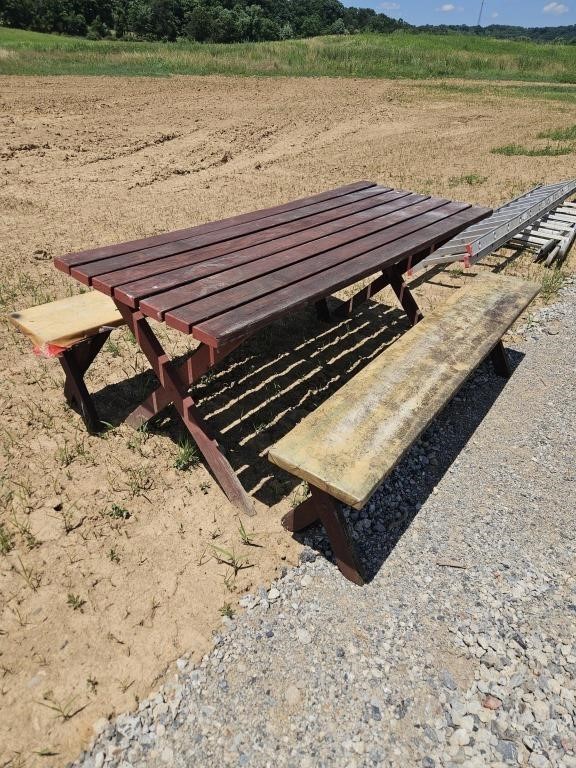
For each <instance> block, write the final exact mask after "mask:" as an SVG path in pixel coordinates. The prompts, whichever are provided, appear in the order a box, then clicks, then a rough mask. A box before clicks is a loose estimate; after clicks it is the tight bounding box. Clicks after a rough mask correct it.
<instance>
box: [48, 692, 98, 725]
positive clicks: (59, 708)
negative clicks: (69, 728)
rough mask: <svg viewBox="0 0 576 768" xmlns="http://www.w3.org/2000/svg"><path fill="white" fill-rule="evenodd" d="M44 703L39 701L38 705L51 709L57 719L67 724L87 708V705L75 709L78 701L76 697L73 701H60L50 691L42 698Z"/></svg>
mask: <svg viewBox="0 0 576 768" xmlns="http://www.w3.org/2000/svg"><path fill="white" fill-rule="evenodd" d="M42 699H43V701H39V702H38V704H40V705H41V706H43V707H47V708H48V709H51V710H52V711H53V712H54V713H55V715H56V717H57V718H59V719H60V720H62V721H63V722H67V721H68V720H71V719H72V718H73V717H74V716H75V715H77V714H79V713H80V712H82V710H83V709H85V708H86V705H84V706H82V707H75V706H74V702H75V701H76V696H73V697H72V698H71V699H68V701H59V700H58V699H56V698H55V697H54V696H53V694H52V692H51V691H48V692H47V693H45V694H44V696H43V697H42Z"/></svg>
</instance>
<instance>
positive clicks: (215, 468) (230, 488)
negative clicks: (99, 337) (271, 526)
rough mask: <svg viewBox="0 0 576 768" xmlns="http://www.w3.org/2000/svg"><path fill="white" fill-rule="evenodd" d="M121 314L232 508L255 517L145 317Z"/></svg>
mask: <svg viewBox="0 0 576 768" xmlns="http://www.w3.org/2000/svg"><path fill="white" fill-rule="evenodd" d="M115 303H116V306H117V307H118V310H119V312H120V313H121V315H122V317H123V318H124V320H125V321H126V323H127V325H128V327H129V328H130V330H131V331H132V333H133V334H134V336H135V337H136V341H137V342H138V344H139V346H140V349H141V350H142V352H144V354H145V355H146V357H147V358H148V362H149V363H150V365H151V366H152V369H153V370H154V373H155V374H156V376H157V377H158V380H159V381H160V385H161V387H162V388H163V389H164V390H166V395H167V397H168V398H169V400H168V402H173V403H174V406H175V407H176V410H177V411H178V414H179V415H180V418H181V419H182V421H183V422H184V425H185V427H186V429H187V430H188V432H189V433H190V434H191V436H192V438H193V439H194V442H195V443H196V445H197V446H198V448H199V449H200V451H201V452H202V454H203V456H204V458H205V459H206V463H207V464H208V466H209V467H210V469H211V470H212V472H213V474H214V477H215V478H216V480H217V481H218V483H219V484H220V487H221V488H222V490H223V491H224V493H225V494H226V496H227V497H228V499H229V501H230V503H231V504H233V505H234V506H235V507H237V508H238V509H240V510H242V511H243V512H245V513H246V514H247V515H254V514H255V510H254V504H253V502H252V500H251V499H250V497H249V496H248V494H247V493H246V491H245V490H244V488H242V485H241V484H240V480H239V479H238V477H237V476H236V474H235V472H234V470H233V469H232V467H231V466H230V464H229V463H228V460H227V459H226V457H225V456H224V454H223V452H222V449H221V448H220V446H219V445H218V442H217V441H216V440H215V439H214V438H213V437H212V436H211V435H210V432H209V430H208V427H207V426H206V424H205V423H204V420H203V419H202V417H201V415H200V414H199V413H198V409H197V407H196V403H195V402H194V400H193V399H192V397H191V396H190V395H189V394H188V392H187V387H186V385H185V384H184V383H183V382H182V380H181V378H180V376H179V375H178V373H177V370H176V368H175V366H174V363H173V361H172V360H171V359H170V357H169V356H168V355H167V354H166V353H165V352H164V349H163V348H162V345H161V344H160V342H159V341H158V339H157V338H156V336H155V335H154V332H153V331H152V329H151V328H150V325H149V324H148V322H147V320H146V318H145V317H144V315H143V314H142V313H141V312H140V311H138V310H133V309H130V308H129V307H126V306H125V305H123V304H121V303H120V302H115Z"/></svg>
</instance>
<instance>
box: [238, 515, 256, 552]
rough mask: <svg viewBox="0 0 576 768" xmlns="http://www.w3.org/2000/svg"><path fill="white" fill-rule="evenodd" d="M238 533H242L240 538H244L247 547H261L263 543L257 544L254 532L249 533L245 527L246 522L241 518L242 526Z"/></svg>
mask: <svg viewBox="0 0 576 768" xmlns="http://www.w3.org/2000/svg"><path fill="white" fill-rule="evenodd" d="M238 533H239V534H240V538H241V539H242V544H245V545H246V546H247V547H261V546H262V545H261V544H257V543H256V542H255V541H254V534H253V533H248V531H247V530H246V528H244V523H243V522H242V520H240V527H239V528H238Z"/></svg>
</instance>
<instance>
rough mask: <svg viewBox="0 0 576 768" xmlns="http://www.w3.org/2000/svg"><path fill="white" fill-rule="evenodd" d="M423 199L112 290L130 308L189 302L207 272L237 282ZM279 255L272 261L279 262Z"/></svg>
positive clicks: (349, 236)
mask: <svg viewBox="0 0 576 768" xmlns="http://www.w3.org/2000/svg"><path fill="white" fill-rule="evenodd" d="M425 199H426V198H425V197H424V196H423V195H410V194H408V193H403V195H402V196H401V195H400V193H398V194H397V195H396V199H394V200H391V201H390V202H389V203H385V204H383V205H376V206H374V208H370V209H368V210H364V211H360V212H358V213H355V214H353V215H349V216H346V217H344V218H342V219H337V220H335V221H330V222H327V223H326V224H321V225H319V226H317V227H314V228H311V229H308V230H302V231H300V232H296V233H293V234H290V235H287V236H285V237H281V238H278V239H275V240H272V241H270V242H268V243H264V244H261V245H257V246H253V247H252V248H246V249H244V250H242V251H233V252H232V253H230V254H227V255H224V256H221V257H219V258H212V259H209V260H207V261H202V262H200V263H196V264H191V265H189V266H186V267H182V268H180V269H177V270H173V271H171V272H168V273H164V274H159V275H153V276H151V277H149V278H147V279H144V280H139V281H136V282H133V283H128V284H127V285H121V286H119V287H118V288H115V289H114V296H115V297H116V298H117V299H119V301H122V302H124V303H126V304H128V306H131V307H136V306H138V301H139V300H141V299H143V298H146V299H149V298H150V297H151V296H153V295H154V294H160V293H161V294H162V296H163V297H164V302H163V306H165V308H170V307H173V306H178V304H186V303H188V302H189V301H190V295H191V292H192V291H194V292H196V291H197V290H198V291H202V289H203V287H204V285H206V284H207V283H206V279H207V277H208V276H210V275H214V276H216V277H217V278H218V279H219V280H220V281H221V282H224V283H225V282H226V281H227V280H231V279H233V278H234V279H235V278H236V277H237V275H240V280H239V282H242V278H241V274H242V267H243V265H245V264H249V263H251V262H253V261H259V262H262V264H261V265H260V267H259V268H258V269H259V270H260V272H261V273H262V274H264V273H265V272H269V271H271V270H272V269H275V268H277V267H274V266H268V262H269V260H270V258H271V257H272V256H273V255H274V254H278V258H279V259H280V260H281V261H282V260H283V263H284V264H286V263H289V262H290V261H291V260H293V259H297V260H299V259H300V258H304V257H303V256H301V255H300V254H301V253H302V252H303V251H304V250H306V251H307V250H309V249H312V250H310V255H311V254H312V253H314V252H318V253H320V252H321V251H323V250H326V249H327V248H329V247H331V246H332V245H334V244H338V236H340V235H341V236H342V237H343V238H345V239H346V240H350V241H351V240H355V239H357V238H358V237H361V236H362V234H363V232H362V231H361V230H359V229H358V226H359V225H361V224H364V223H367V222H370V221H372V220H374V219H381V218H382V217H384V216H386V218H388V217H390V216H393V214H394V212H395V211H397V210H400V209H404V208H407V207H411V206H412V207H413V206H415V205H416V203H418V202H420V201H422V200H425ZM438 204H439V203H438ZM407 215H408V214H407ZM413 215H416V214H413ZM394 221H395V219H394V218H392V219H390V223H389V224H388V223H387V222H381V223H380V224H379V225H376V227H377V228H378V227H379V228H383V227H384V226H392V224H393V223H394ZM330 235H332V237H329V236H330ZM297 246H299V247H297ZM278 258H277V259H276V260H275V262H274V263H277V262H278ZM230 270H232V273H231V274H228V272H229V271H230ZM256 274H257V273H256ZM198 280H201V283H200V284H193V283H194V281H198ZM94 284H95V287H99V284H98V283H97V282H96V281H94ZM224 287H225V286H224ZM176 291H178V293H176ZM186 291H187V295H185V296H184V300H180V297H181V296H182V295H183V292H186ZM172 295H173V296H174V297H175V298H177V301H176V302H175V303H170V296H172ZM166 302H168V303H166ZM159 306H160V305H158V307H159Z"/></svg>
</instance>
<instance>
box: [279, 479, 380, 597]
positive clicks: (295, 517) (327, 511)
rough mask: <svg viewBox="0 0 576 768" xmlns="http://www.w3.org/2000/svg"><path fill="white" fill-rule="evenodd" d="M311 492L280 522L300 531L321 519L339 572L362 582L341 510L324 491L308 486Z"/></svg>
mask: <svg viewBox="0 0 576 768" xmlns="http://www.w3.org/2000/svg"><path fill="white" fill-rule="evenodd" d="M310 491H311V494H312V495H311V496H310V498H308V499H306V500H305V501H303V502H302V504H300V505H299V506H298V507H296V509H293V510H292V511H291V512H288V514H287V515H284V517H283V518H282V525H283V526H284V528H286V529H287V530H288V531H300V530H302V529H303V528H307V527H308V526H309V525H312V523H315V522H316V521H317V520H320V522H321V523H322V525H323V526H324V530H325V531H326V535H327V536H328V539H329V541H330V544H331V546H332V552H333V553H334V559H335V560H336V564H337V565H338V568H339V569H340V571H341V572H342V574H343V575H344V576H345V577H346V578H347V579H348V580H349V581H353V582H354V584H358V585H359V586H362V585H363V584H364V583H365V578H364V575H363V571H362V566H361V565H360V563H359V561H358V558H357V556H356V553H355V551H354V545H353V542H352V536H351V534H350V529H349V527H348V523H347V522H346V518H345V517H344V513H343V512H342V510H341V508H340V506H339V504H338V502H336V501H335V500H334V499H333V498H332V497H331V496H330V495H329V494H327V493H326V492H325V491H321V490H320V489H319V488H315V487H314V486H313V485H311V486H310Z"/></svg>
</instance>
